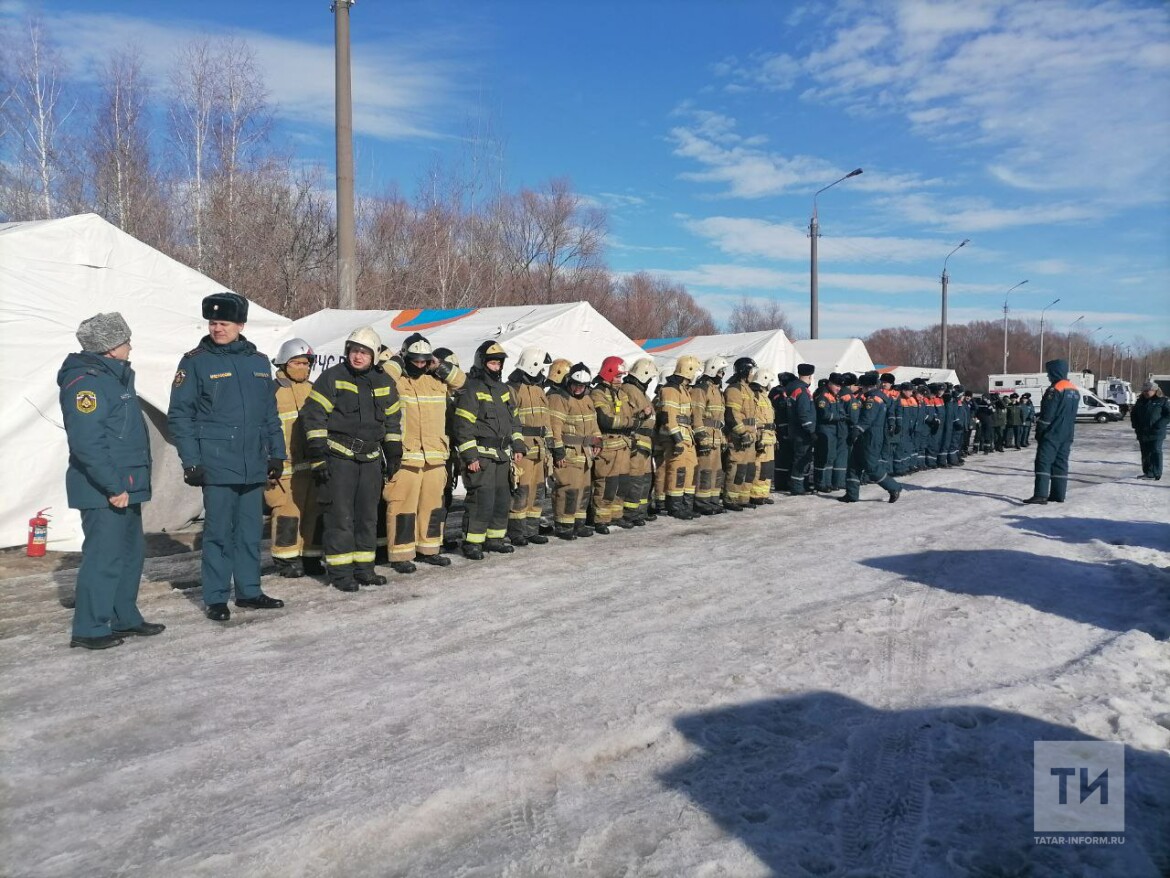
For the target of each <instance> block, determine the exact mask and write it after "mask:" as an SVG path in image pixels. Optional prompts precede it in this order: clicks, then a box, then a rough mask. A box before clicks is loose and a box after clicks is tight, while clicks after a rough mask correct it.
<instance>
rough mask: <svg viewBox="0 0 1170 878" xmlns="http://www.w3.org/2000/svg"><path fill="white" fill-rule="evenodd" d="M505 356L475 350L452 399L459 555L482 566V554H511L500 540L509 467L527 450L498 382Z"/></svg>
mask: <svg viewBox="0 0 1170 878" xmlns="http://www.w3.org/2000/svg"><path fill="white" fill-rule="evenodd" d="M506 357H507V354H505V353H504V349H503V348H502V347H500V346H499V344H497V343H496V342H494V341H485V342H484V343H483V344H481V345H480V346H479V347H478V348H476V351H475V365H474V366H472V368H471V371H470V372H469V373H468V376H467V383H466V384H464V385H463V387H462V388H461V389H460V390H459V393H458V394H457V395H456V397H455V419H454V440H455V451H456V453H458V455H459V458H460V460H462V462H463V484H464V487H466V488H467V500H466V505H467V511H466V513H465V514H464V519H463V546H462V551H463V556H464V557H465V558H469V559H470V560H472V561H482V560H483V553H484V551H488V552H500V553H505V554H506V553H508V552H514V551H516V550H515V549H514V548H512V546H511V544H510V543H507V542H505V541H504V537H505V536H507V533H508V511H509V509H510V508H511V505H512V491H511V472H512V464H513V463H515V464H516V465H517V466H519V465H520V464H521V462H522V461H523V460H524V455H525V453H526V452H527V451H528V445H527V443H526V442H525V441H524V434H523V433H522V432H521V430H520V421H519V419H518V418H517V416H516V406H515V404H514V403H513V402H512V395H511V392H510V391H509V388H508V385H507V384H505V383H504V379H503V371H504V359H505V358H506Z"/></svg>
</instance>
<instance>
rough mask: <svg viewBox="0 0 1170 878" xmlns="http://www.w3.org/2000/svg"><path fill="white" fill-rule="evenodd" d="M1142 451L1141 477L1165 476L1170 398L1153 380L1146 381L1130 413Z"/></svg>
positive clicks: (1157, 479) (1159, 479) (1154, 477)
mask: <svg viewBox="0 0 1170 878" xmlns="http://www.w3.org/2000/svg"><path fill="white" fill-rule="evenodd" d="M1129 420H1130V423H1131V424H1132V425H1133V431H1134V433H1135V434H1136V435H1137V441H1138V447H1139V448H1140V449H1141V452H1142V474H1141V475H1140V476H1138V478H1141V479H1153V480H1154V481H1155V482H1157V481H1161V479H1162V443H1163V442H1165V441H1166V428H1167V426H1170V399H1167V398H1166V395H1165V394H1164V393H1163V392H1162V388H1161V387H1159V386H1158V385H1157V384H1156V383H1154V382H1153V381H1147V382H1146V383H1145V384H1143V385H1142V395H1141V396H1139V397H1138V400H1137V402H1136V403H1134V406H1133V409H1132V411H1131V412H1130V415H1129Z"/></svg>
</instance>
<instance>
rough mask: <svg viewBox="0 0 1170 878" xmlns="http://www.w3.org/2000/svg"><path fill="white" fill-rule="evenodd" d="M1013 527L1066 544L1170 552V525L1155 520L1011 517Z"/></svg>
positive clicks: (1010, 521)
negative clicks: (1092, 543)
mask: <svg viewBox="0 0 1170 878" xmlns="http://www.w3.org/2000/svg"><path fill="white" fill-rule="evenodd" d="M1009 523H1010V524H1011V525H1012V527H1016V528H1019V529H1020V530H1022V531H1025V532H1027V533H1031V534H1035V535H1036V536H1039V537H1045V538H1047V539H1052V540H1061V541H1062V542H1066V543H1087V542H1089V541H1091V540H1100V541H1101V542H1103V543H1109V544H1110V545H1113V546H1144V547H1145V548H1147V549H1157V550H1159V551H1162V552H1170V524H1163V523H1162V522H1158V521H1117V520H1115V519H1109V518H1032V517H1030V516H1023V515H1021V516H1013V517H1011V518H1009Z"/></svg>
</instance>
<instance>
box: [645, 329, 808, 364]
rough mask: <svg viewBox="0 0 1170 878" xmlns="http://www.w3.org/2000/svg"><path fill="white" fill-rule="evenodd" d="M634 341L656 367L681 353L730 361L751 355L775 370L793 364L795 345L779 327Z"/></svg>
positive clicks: (672, 361)
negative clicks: (721, 357) (759, 330)
mask: <svg viewBox="0 0 1170 878" xmlns="http://www.w3.org/2000/svg"><path fill="white" fill-rule="evenodd" d="M638 344H640V345H641V346H642V348H643V349H644V350H645V351H646V353H648V354H650V356H652V357H653V358H654V360H655V362H656V363H658V365H659V366H660V367H663V368H665V367H667V366H673V364H674V361H675V360H677V359H678V358H679V357H681V356H682V355H683V354H690V355H691V356H693V357H698V358H699V359H700V360H707V359H709V358H710V357H714V356H724V357H727V358H728V359H729V360H732V361H734V360H735V359H736V358H737V357H751V358H752V359H753V360H755V361H756V363H757V365H760V366H763V367H764V368H767V369H771V370H773V371H774V372H776V374H780V373H781V372H791V371H793V370H795V368H796V348H794V347H793V346H792V342H790V341H789V340H788V337H787V336H786V335H785V334H784V333H783V332H782V331H780V330H779V329H767V330H764V331H762V332H733V333H724V334H721V335H691V336H684V337H681V338H643V339H639V340H638Z"/></svg>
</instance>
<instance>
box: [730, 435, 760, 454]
mask: <svg viewBox="0 0 1170 878" xmlns="http://www.w3.org/2000/svg"><path fill="white" fill-rule="evenodd" d="M732 438H733V439H734V440H735V448H736V450H737V451H747V450H748V449H749V448H751V447H752V446H753V445H754V444H755V440H754V439H753V438H752V436H751V434H750V433H736V434H735V435H734V436H733V437H732Z"/></svg>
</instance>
